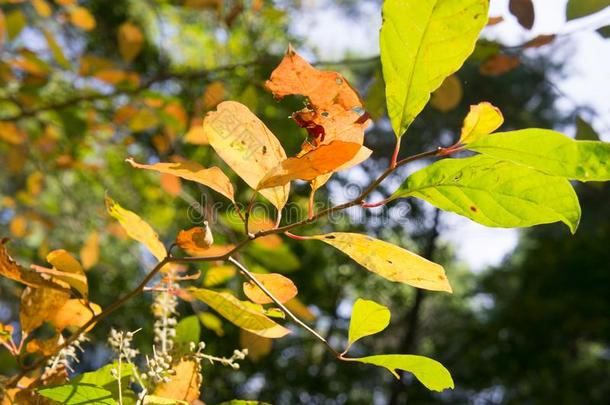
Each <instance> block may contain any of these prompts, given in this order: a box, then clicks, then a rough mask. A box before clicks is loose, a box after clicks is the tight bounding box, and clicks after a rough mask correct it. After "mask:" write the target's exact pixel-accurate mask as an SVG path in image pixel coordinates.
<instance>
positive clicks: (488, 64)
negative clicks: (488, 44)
mask: <svg viewBox="0 0 610 405" xmlns="http://www.w3.org/2000/svg"><path fill="white" fill-rule="evenodd" d="M520 64H521V60H520V59H519V57H518V56H513V55H503V54H497V55H493V56H492V57H490V58H489V59H487V60H486V61H485V62H483V63H482V64H481V66H479V72H480V73H481V74H482V75H483V76H501V75H503V74H505V73H508V72H510V71H511V70H513V69H515V68H516V67H517V66H519V65H520Z"/></svg>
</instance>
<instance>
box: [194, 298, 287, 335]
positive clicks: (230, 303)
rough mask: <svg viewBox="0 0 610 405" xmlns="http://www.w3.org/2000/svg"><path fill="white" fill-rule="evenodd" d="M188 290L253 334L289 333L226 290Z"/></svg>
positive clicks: (260, 311)
mask: <svg viewBox="0 0 610 405" xmlns="http://www.w3.org/2000/svg"><path fill="white" fill-rule="evenodd" d="M188 291H189V292H190V293H191V294H193V296H195V297H196V298H197V299H199V300H201V301H203V302H204V303H206V304H207V305H208V306H210V307H211V308H212V309H214V310H215V311H216V312H218V313H219V314H220V315H222V316H223V317H224V318H225V319H227V320H228V321H230V322H232V323H233V324H235V325H236V326H238V327H240V328H242V329H245V330H247V331H248V332H251V333H254V334H255V335H258V336H263V337H268V338H281V337H282V336H285V335H286V334H288V333H290V331H289V330H288V329H286V328H284V327H283V326H281V325H278V324H277V323H275V322H274V321H272V320H271V319H269V318H268V317H266V316H265V315H264V314H263V313H262V310H261V308H257V307H256V305H255V304H252V303H250V302H247V301H240V300H238V299H237V298H235V297H234V296H233V295H231V294H229V293H227V292H216V291H212V290H206V289H204V288H190V289H189V290H188Z"/></svg>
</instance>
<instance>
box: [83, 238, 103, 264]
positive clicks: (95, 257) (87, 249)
mask: <svg viewBox="0 0 610 405" xmlns="http://www.w3.org/2000/svg"><path fill="white" fill-rule="evenodd" d="M99 259H100V236H99V234H98V233H97V232H92V233H91V234H90V235H89V237H88V238H87V240H86V241H85V244H84V245H83V247H82V248H81V250H80V260H81V262H82V263H83V268H84V269H85V270H89V269H90V268H91V267H93V266H95V265H96V264H97V262H98V261H99Z"/></svg>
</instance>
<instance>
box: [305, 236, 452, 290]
mask: <svg viewBox="0 0 610 405" xmlns="http://www.w3.org/2000/svg"><path fill="white" fill-rule="evenodd" d="M310 238H311V239H318V240H321V241H322V242H324V243H327V244H329V245H331V246H333V247H335V248H337V249H339V250H341V251H342V252H343V253H345V254H347V255H348V256H349V257H351V258H352V259H354V260H355V261H356V262H358V263H359V264H361V265H362V266H364V267H365V268H366V269H367V270H369V271H372V272H373V273H377V274H379V275H380V276H382V277H385V278H387V279H388V280H391V281H397V282H399V283H405V284H409V285H412V286H413V287H418V288H425V289H427V290H434V291H447V292H451V286H450V285H449V281H448V280H447V276H446V275H445V270H444V269H443V266H441V265H439V264H436V263H433V262H431V261H429V260H427V259H424V258H423V257H421V256H418V255H416V254H415V253H412V252H409V251H408V250H406V249H403V248H401V247H398V246H396V245H393V244H391V243H388V242H384V241H382V240H378V239H374V238H371V237H370V236H367V235H361V234H359V233H345V232H332V233H328V234H325V235H315V236H311V237H310Z"/></svg>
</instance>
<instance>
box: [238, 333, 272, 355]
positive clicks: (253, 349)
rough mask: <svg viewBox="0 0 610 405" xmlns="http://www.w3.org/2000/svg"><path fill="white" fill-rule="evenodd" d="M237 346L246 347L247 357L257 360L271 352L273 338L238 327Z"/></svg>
mask: <svg viewBox="0 0 610 405" xmlns="http://www.w3.org/2000/svg"><path fill="white" fill-rule="evenodd" d="M239 346H240V347H242V348H244V349H248V359H252V360H253V361H258V360H260V359H261V358H263V357H265V356H267V355H268V354H269V353H271V348H272V347H273V340H272V339H269V338H265V337H262V336H258V335H255V334H254V333H250V332H247V331H245V330H243V329H240V330H239Z"/></svg>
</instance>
